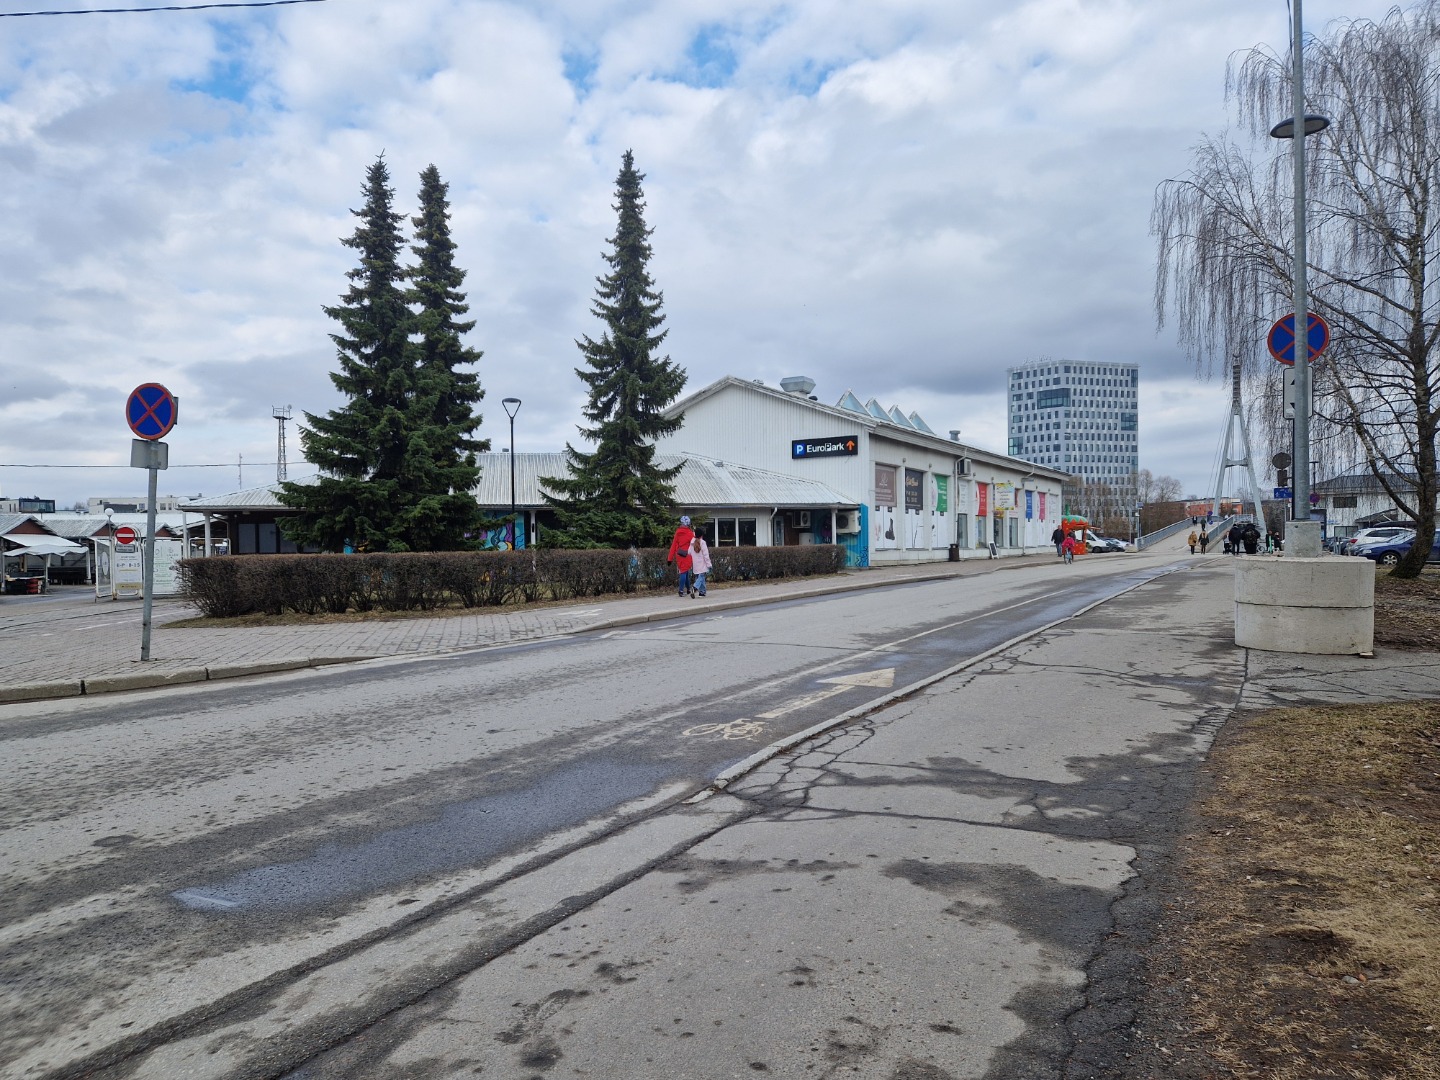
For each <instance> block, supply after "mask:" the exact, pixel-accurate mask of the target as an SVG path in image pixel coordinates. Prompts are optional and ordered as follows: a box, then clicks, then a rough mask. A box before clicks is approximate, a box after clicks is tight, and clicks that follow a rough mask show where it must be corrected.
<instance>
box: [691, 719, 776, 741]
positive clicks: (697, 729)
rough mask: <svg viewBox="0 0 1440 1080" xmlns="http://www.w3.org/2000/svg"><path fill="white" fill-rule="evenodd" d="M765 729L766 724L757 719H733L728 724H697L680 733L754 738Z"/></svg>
mask: <svg viewBox="0 0 1440 1080" xmlns="http://www.w3.org/2000/svg"><path fill="white" fill-rule="evenodd" d="M764 730H765V725H764V724H762V723H760V722H759V721H756V720H746V719H743V718H742V719H740V720H731V721H730V722H729V723H728V724H697V725H695V726H694V727H690V728H686V729H685V730H684V731H682V732H681V733H680V734H682V735H685V736H687V737H694V736H698V735H719V736H720V737H721V738H722V739H753V738H754V737H755V736H756V735H759V734H760V733H761V732H763V731H764Z"/></svg>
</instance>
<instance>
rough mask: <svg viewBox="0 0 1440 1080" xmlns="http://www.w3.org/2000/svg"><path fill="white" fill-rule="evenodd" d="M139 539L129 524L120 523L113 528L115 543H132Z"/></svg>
mask: <svg viewBox="0 0 1440 1080" xmlns="http://www.w3.org/2000/svg"><path fill="white" fill-rule="evenodd" d="M139 539H140V534H139V533H137V532H136V531H135V530H134V529H132V528H131V527H130V526H129V525H121V526H120V527H119V528H118V529H116V530H115V542H116V543H117V544H133V543H135V541H136V540H139Z"/></svg>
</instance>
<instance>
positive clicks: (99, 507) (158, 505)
mask: <svg viewBox="0 0 1440 1080" xmlns="http://www.w3.org/2000/svg"><path fill="white" fill-rule="evenodd" d="M187 498H189V496H185V495H157V496H155V509H156V510H165V511H173V510H179V509H181V505H180V504H181V503H182V502H184V501H185V500H186V499H187ZM147 502H149V500H148V499H147V498H146V497H145V496H144V495H116V496H114V497H113V498H105V499H86V500H85V509H86V511H87V512H88V513H91V514H100V515H102V516H103V515H104V513H105V511H106V510H114V511H115V513H117V514H143V513H145V512H146V511H147V510H148V509H149V507H147V506H146V505H145V504H146V503H147Z"/></svg>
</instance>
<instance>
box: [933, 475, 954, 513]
mask: <svg viewBox="0 0 1440 1080" xmlns="http://www.w3.org/2000/svg"><path fill="white" fill-rule="evenodd" d="M949 509H950V477H948V476H941V475H940V474H939V473H936V474H935V512H936V513H937V514H943V513H945V512H947V511H948V510H949Z"/></svg>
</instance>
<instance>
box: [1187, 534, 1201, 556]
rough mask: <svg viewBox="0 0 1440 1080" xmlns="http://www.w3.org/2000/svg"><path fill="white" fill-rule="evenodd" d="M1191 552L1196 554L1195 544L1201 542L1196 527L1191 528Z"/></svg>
mask: <svg viewBox="0 0 1440 1080" xmlns="http://www.w3.org/2000/svg"><path fill="white" fill-rule="evenodd" d="M1189 542H1190V554H1191V555H1194V554H1195V545H1196V544H1198V543H1199V542H1200V536H1199V534H1198V533H1196V532H1195V530H1194V529H1191V530H1190V541H1189Z"/></svg>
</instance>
